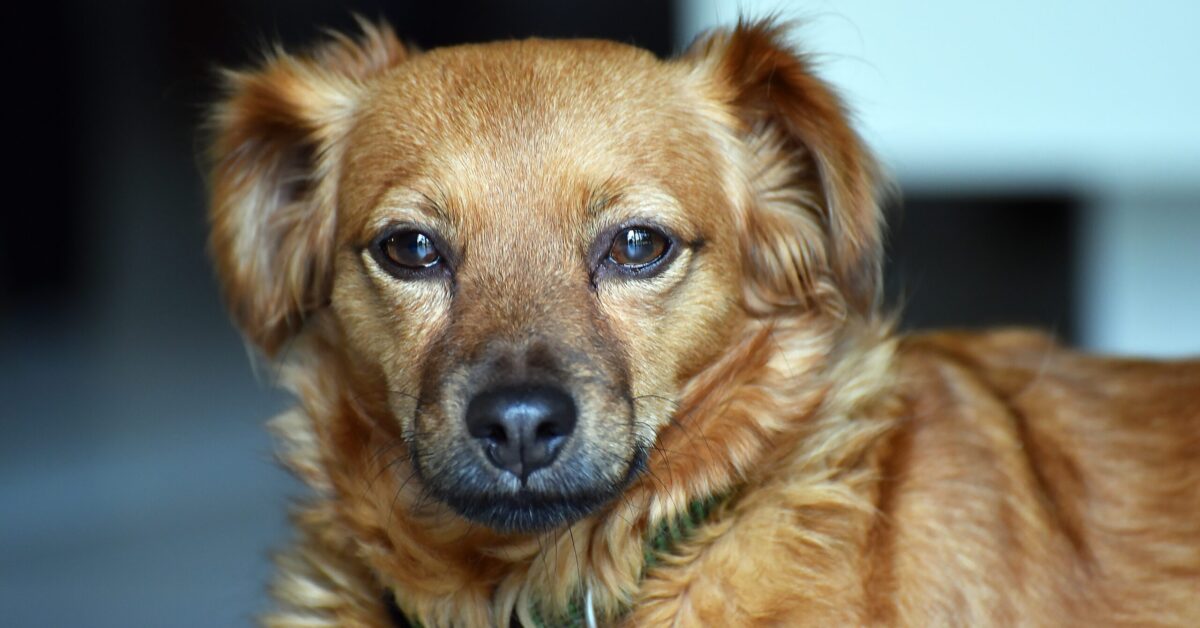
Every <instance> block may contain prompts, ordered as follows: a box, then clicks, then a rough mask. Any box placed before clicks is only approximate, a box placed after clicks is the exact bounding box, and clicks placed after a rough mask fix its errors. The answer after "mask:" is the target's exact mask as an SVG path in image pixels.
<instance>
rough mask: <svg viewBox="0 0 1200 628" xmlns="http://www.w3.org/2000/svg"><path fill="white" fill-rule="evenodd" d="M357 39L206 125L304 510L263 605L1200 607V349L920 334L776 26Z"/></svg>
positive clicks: (838, 124) (861, 614)
mask: <svg viewBox="0 0 1200 628" xmlns="http://www.w3.org/2000/svg"><path fill="white" fill-rule="evenodd" d="M362 31H363V32H362V34H361V35H358V36H345V35H335V36H333V38H332V40H331V41H329V42H327V43H325V44H323V45H321V46H319V47H317V48H315V49H314V50H312V51H311V52H309V53H307V54H288V53H285V52H282V51H277V52H276V53H274V54H273V55H269V57H268V58H267V59H266V60H265V61H264V62H263V63H262V64H261V65H260V66H259V67H256V68H254V69H250V70H247V71H237V72H229V73H228V74H227V75H226V85H227V92H226V93H225V95H224V96H223V99H222V100H221V101H220V103H219V104H218V105H217V106H216V107H215V110H214V113H213V116H212V127H213V136H214V139H213V142H212V158H213V162H212V163H213V165H212V176H211V195H212V201H211V210H210V218H211V229H212V231H211V243H210V244H211V251H212V255H213V258H214V260H215V266H216V269H217V274H218V276H219V279H220V281H221V284H222V286H223V290H224V296H225V299H226V301H227V303H228V305H229V307H230V310H231V312H232V316H233V318H234V320H235V321H236V324H237V325H238V327H239V328H240V330H241V331H242V332H243V333H244V335H245V337H246V338H247V339H248V341H249V342H250V343H251V344H252V345H253V346H254V347H256V348H257V349H258V350H259V351H260V352H261V353H262V354H263V355H264V356H266V357H267V358H268V359H270V360H273V361H274V363H275V364H277V365H278V367H279V369H280V373H281V381H282V382H283V383H284V384H285V385H286V386H287V388H288V389H289V390H290V391H292V392H293V393H294V394H295V395H296V397H297V398H298V399H299V405H298V407H297V408H296V409H295V410H293V411H290V412H288V413H286V414H284V415H283V416H280V417H278V418H276V419H275V420H274V421H273V422H272V428H273V430H274V432H275V433H276V434H277V435H278V437H279V439H280V441H281V448H282V453H281V457H282V459H283V460H284V461H285V463H286V464H287V465H289V466H290V468H291V469H292V470H294V472H295V473H296V474H298V475H299V476H300V477H301V478H302V479H303V480H304V481H306V482H307V484H308V485H309V486H311V488H312V491H313V496H312V497H311V499H309V500H308V501H307V502H305V503H304V504H302V505H300V506H298V507H297V510H296V511H295V512H294V522H295V527H296V531H297V539H296V541H295V543H294V545H293V546H292V547H291V548H290V549H289V550H287V551H285V552H283V553H282V554H281V555H280V556H279V558H278V565H279V573H278V578H277V580H276V582H275V584H274V588H273V594H274V597H275V600H276V606H275V609H274V610H273V611H272V612H271V613H270V614H269V615H267V616H266V617H264V618H263V623H264V624H265V625H269V626H310V627H311V626H396V625H421V626H515V625H520V626H554V625H622V626H666V625H684V626H691V625H697V626H743V625H781V626H801V625H814V626H835V625H913V626H930V625H966V626H978V625H1014V624H1022V625H1089V626H1094V625H1140V626H1145V625H1180V626H1182V625H1191V626H1195V625H1200V455H1198V454H1200V362H1196V361H1190V362H1187V361H1179V362H1174V363H1161V362H1152V361H1140V360H1131V359H1115V358H1102V357H1092V356H1088V355H1084V354H1082V353H1079V352H1076V351H1073V350H1071V349H1068V348H1064V347H1062V346H1060V345H1058V344H1056V342H1055V341H1054V340H1053V339H1051V338H1050V337H1048V336H1045V335H1042V334H1040V333H1037V332H1031V331H1020V330H997V331H992V332H978V333H969V332H941V333H923V334H917V335H902V334H899V333H897V332H895V331H894V329H893V328H894V325H893V324H892V323H891V321H892V316H891V315H890V314H889V313H888V312H886V311H884V308H883V306H881V304H880V296H879V295H880V283H881V279H880V274H881V273H880V264H881V262H880V259H881V250H882V238H883V227H882V218H881V211H880V204H881V197H882V196H883V195H884V194H885V193H886V189H887V185H886V184H885V182H884V177H882V176H881V173H880V168H879V167H878V166H877V165H876V162H875V161H874V160H873V158H872V156H871V154H870V153H869V151H868V149H867V147H866V146H864V143H863V141H862V140H861V139H860V138H859V136H858V135H857V134H856V132H855V131H854V129H853V128H852V126H851V124H850V122H849V118H848V115H847V112H846V109H845V107H844V106H843V104H842V102H841V100H840V99H839V97H838V96H837V95H836V93H835V92H834V91H833V89H832V88H831V87H829V86H828V85H826V84H825V83H823V82H822V81H821V80H820V79H819V78H817V76H816V75H815V74H814V72H813V70H812V67H811V63H810V62H809V60H808V59H807V58H806V57H805V56H804V55H802V54H800V53H798V52H797V51H795V50H794V49H793V48H792V47H791V46H790V45H789V44H788V43H787V38H788V30H787V28H786V26H784V25H781V24H778V23H775V22H772V21H758V22H747V21H743V22H740V23H739V24H738V25H737V26H735V27H732V28H729V29H725V30H718V31H715V32H711V33H709V34H707V35H705V36H703V37H701V38H700V39H699V40H698V41H697V42H696V43H695V44H694V45H692V46H691V47H690V49H688V50H687V51H686V52H685V53H683V54H682V55H680V56H679V57H678V58H674V59H669V60H663V59H659V58H657V57H655V56H653V55H651V54H650V53H648V52H646V51H643V50H640V49H637V48H634V47H631V46H628V45H623V44H618V43H612V42H605V41H590V40H571V41H548V40H538V39H530V40H525V41H506V42H498V43H490V44H484V45H468V46H458V47H451V48H443V49H434V50H430V51H426V52H421V51H418V50H416V49H414V48H411V47H409V46H407V45H405V44H404V43H402V42H401V41H400V40H398V39H397V38H396V36H395V35H394V34H393V31H392V30H391V29H390V28H389V27H388V26H386V25H383V24H369V23H363V26H362Z"/></svg>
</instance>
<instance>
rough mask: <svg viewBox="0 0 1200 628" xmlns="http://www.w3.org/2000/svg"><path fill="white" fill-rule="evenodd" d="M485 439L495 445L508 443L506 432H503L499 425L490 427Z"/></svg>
mask: <svg viewBox="0 0 1200 628" xmlns="http://www.w3.org/2000/svg"><path fill="white" fill-rule="evenodd" d="M487 439H488V440H490V441H492V442H494V443H496V444H497V445H503V444H505V443H507V442H508V432H505V431H504V428H503V427H501V426H499V425H492V426H491V429H490V430H488V435H487Z"/></svg>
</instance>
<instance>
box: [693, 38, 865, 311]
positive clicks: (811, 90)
mask: <svg viewBox="0 0 1200 628" xmlns="http://www.w3.org/2000/svg"><path fill="white" fill-rule="evenodd" d="M786 34H787V29H786V28H785V27H784V26H782V25H779V24H775V23H773V22H772V21H770V20H767V21H762V22H755V23H746V22H741V23H739V24H738V26H737V27H736V28H734V29H732V30H718V31H715V32H712V33H709V34H707V35H706V36H703V37H701V38H700V39H699V40H698V41H697V42H696V43H695V44H693V45H692V47H691V48H690V49H689V50H688V52H687V53H686V54H685V56H684V59H683V60H684V62H686V63H691V64H694V68H695V70H696V71H697V72H700V73H701V75H702V79H704V80H705V84H706V86H707V89H709V90H711V91H710V95H711V97H713V98H714V99H715V100H717V101H718V103H720V104H721V105H722V106H723V108H724V110H725V112H726V113H727V114H731V115H730V116H729V117H730V118H731V120H730V123H731V126H732V127H733V132H734V133H735V134H736V135H737V136H738V139H740V140H741V141H740V143H739V144H740V146H742V147H744V149H745V150H744V151H743V153H744V154H743V155H741V156H735V158H734V159H735V161H736V162H738V163H741V164H742V165H743V167H744V169H745V170H744V172H743V173H742V174H743V175H744V179H745V180H747V181H748V182H749V183H750V186H751V195H752V198H751V205H752V206H751V207H749V208H748V209H747V213H746V215H744V216H743V220H744V223H745V224H744V227H743V231H744V236H743V248H744V252H743V258H744V259H745V265H746V269H745V273H746V275H747V279H748V281H747V284H746V285H747V288H746V290H747V294H746V300H747V303H748V305H749V306H750V307H751V308H752V309H755V310H758V311H760V312H763V313H777V312H780V311H788V310H792V309H797V308H806V307H811V306H813V305H816V306H818V307H825V308H830V309H834V310H837V311H838V312H839V313H840V314H850V313H858V314H863V315H869V314H870V313H871V312H872V311H873V310H874V308H875V307H876V301H877V298H878V292H879V289H880V283H881V279H880V274H881V271H880V259H881V257H882V217H881V212H880V209H879V202H878V193H879V191H880V190H879V188H880V177H879V173H878V170H877V167H876V164H875V161H874V159H873V158H872V157H871V155H870V153H869V152H868V151H867V149H866V147H865V146H864V145H863V142H862V140H861V139H860V138H859V137H858V134H857V133H855V131H854V130H853V129H852V128H851V127H850V123H849V120H848V115H847V112H846V109H845V107H844V106H843V104H842V102H841V100H840V99H839V98H838V96H837V95H836V94H835V93H834V92H833V90H832V89H831V88H830V87H829V86H827V85H826V84H825V83H824V82H822V81H821V80H820V79H819V78H817V77H816V75H815V74H814V73H813V72H812V70H811V63H810V62H809V61H808V60H807V59H806V58H805V57H804V56H803V55H801V54H798V53H797V52H795V51H794V50H792V49H791V48H790V47H789V46H788V45H787V43H786V41H785V37H786Z"/></svg>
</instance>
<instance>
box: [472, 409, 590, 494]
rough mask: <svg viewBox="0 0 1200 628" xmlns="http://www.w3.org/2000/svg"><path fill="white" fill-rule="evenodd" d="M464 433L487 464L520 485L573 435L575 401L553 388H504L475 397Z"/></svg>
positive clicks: (546, 464) (549, 460) (556, 453)
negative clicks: (478, 444)
mask: <svg viewBox="0 0 1200 628" xmlns="http://www.w3.org/2000/svg"><path fill="white" fill-rule="evenodd" d="M466 421H467V432H468V433H469V434H471V436H474V437H475V438H477V439H478V440H479V441H480V442H481V443H482V444H483V447H484V451H485V452H486V453H487V457H488V460H490V461H491V462H492V464H494V465H496V466H497V467H499V468H501V469H504V470H506V471H509V472H511V473H513V474H514V475H516V476H517V477H519V478H521V479H522V480H524V479H525V478H527V477H529V474H530V473H533V472H534V471H536V470H538V469H541V468H543V467H546V466H549V465H550V464H551V463H553V462H554V459H555V457H557V456H558V452H559V451H560V450H561V449H562V447H563V445H564V444H565V443H566V441H567V437H569V436H570V435H571V432H573V431H574V430H575V422H576V411H575V402H574V401H573V400H572V399H571V397H570V395H568V394H567V393H566V392H564V391H563V390H562V389H560V388H557V387H553V386H508V387H503V388H495V389H492V390H488V391H485V392H482V393H479V394H477V395H475V397H474V398H473V399H471V402H470V403H469V404H468V405H467V415H466Z"/></svg>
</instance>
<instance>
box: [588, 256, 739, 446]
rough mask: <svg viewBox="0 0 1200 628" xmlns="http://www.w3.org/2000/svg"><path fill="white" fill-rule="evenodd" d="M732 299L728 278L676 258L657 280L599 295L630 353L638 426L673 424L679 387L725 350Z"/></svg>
mask: <svg viewBox="0 0 1200 628" xmlns="http://www.w3.org/2000/svg"><path fill="white" fill-rule="evenodd" d="M734 294H735V292H734V286H733V285H732V280H731V279H729V278H728V277H725V278H723V277H722V275H721V274H720V273H715V272H713V271H712V269H710V268H707V267H706V266H705V265H704V264H702V263H699V260H696V259H695V258H694V257H693V256H692V255H688V256H685V257H681V258H680V259H679V260H677V263H676V265H675V266H674V267H673V268H671V269H669V270H668V272H667V273H664V274H663V275H662V276H661V281H657V280H656V281H646V282H641V281H624V282H620V283H614V284H611V285H608V286H602V287H601V288H600V289H599V290H598V292H597V298H598V301H599V303H600V311H601V312H602V315H603V316H604V317H605V318H606V320H607V321H608V324H609V326H610V327H611V329H612V331H613V334H614V335H615V336H616V337H617V338H618V339H619V342H620V343H621V345H622V346H623V349H624V353H625V355H626V356H628V363H629V377H630V382H629V384H630V393H631V395H632V396H633V398H634V411H635V413H636V415H637V417H636V419H637V421H638V422H639V423H641V424H642V425H644V426H647V427H653V428H654V429H655V430H657V429H658V428H660V427H661V426H662V425H664V424H666V423H667V422H668V421H669V420H670V415H671V412H672V409H673V408H674V405H675V402H676V401H677V397H678V394H679V391H680V389H681V387H682V385H683V383H685V382H686V380H687V378H688V377H690V376H691V375H692V374H694V373H695V372H697V371H698V370H699V369H700V368H702V367H703V365H704V364H707V363H709V362H710V361H711V360H712V359H713V358H714V357H715V356H716V355H717V354H718V353H719V350H720V348H721V347H722V346H723V344H722V343H723V340H724V338H725V337H726V336H727V335H728V333H729V328H730V326H731V318H732V317H733V315H734V313H735V310H736V307H735V303H736V297H735V296H733V295H734ZM643 436H644V437H650V436H652V435H648V434H644V435H643Z"/></svg>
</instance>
